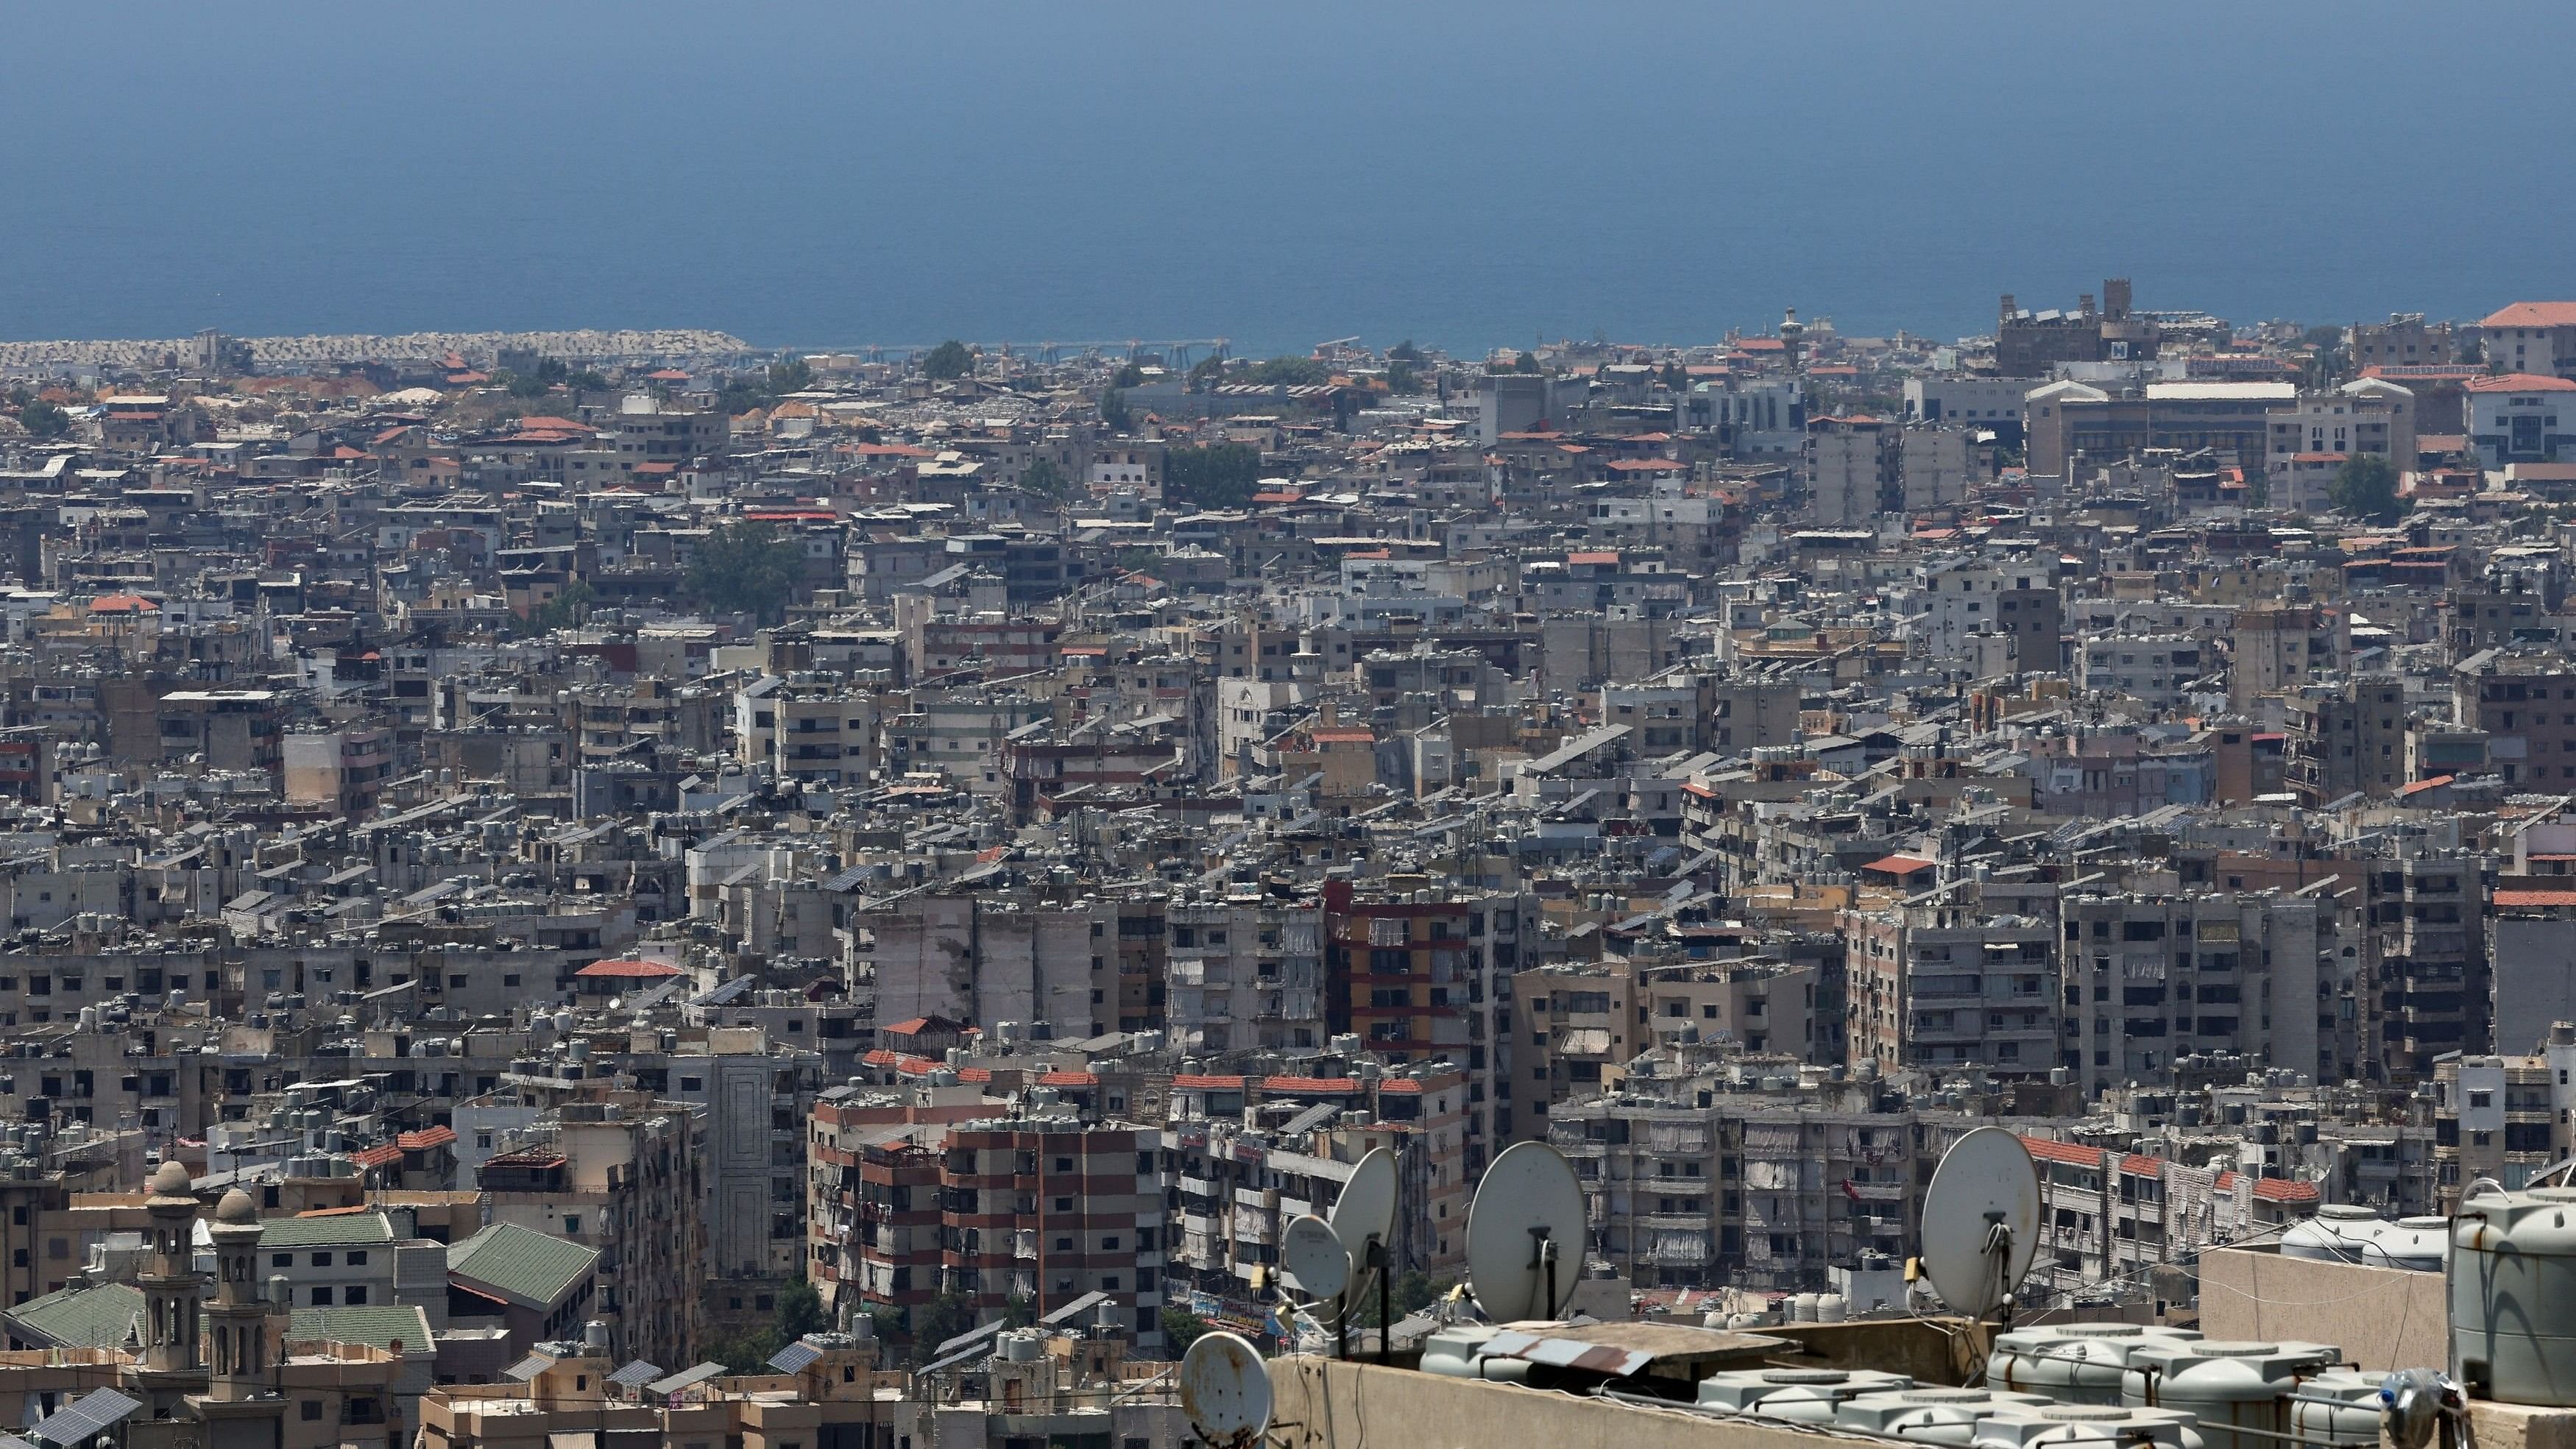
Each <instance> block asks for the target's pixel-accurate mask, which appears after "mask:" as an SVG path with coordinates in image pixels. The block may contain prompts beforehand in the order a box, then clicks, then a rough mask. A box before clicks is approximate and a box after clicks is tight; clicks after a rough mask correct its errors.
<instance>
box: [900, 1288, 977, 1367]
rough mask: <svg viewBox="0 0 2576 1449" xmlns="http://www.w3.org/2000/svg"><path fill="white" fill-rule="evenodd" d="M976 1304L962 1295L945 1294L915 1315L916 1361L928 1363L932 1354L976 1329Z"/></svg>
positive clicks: (914, 1341) (913, 1330)
mask: <svg viewBox="0 0 2576 1449" xmlns="http://www.w3.org/2000/svg"><path fill="white" fill-rule="evenodd" d="M976 1321H977V1320H976V1318H975V1300H973V1299H971V1298H969V1297H967V1296H966V1295H965V1294H963V1293H942V1294H940V1295H939V1296H938V1297H936V1298H933V1299H931V1300H930V1301H929V1302H928V1303H925V1304H923V1305H922V1306H921V1307H919V1308H917V1309H915V1310H914V1311H913V1316H912V1356H913V1361H914V1362H915V1363H916V1364H918V1363H923V1362H926V1361H928V1359H929V1357H930V1351H931V1350H932V1349H935V1348H937V1347H939V1345H941V1344H943V1343H946V1342H947V1341H948V1340H950V1339H952V1338H955V1337H956V1336H957V1335H959V1334H961V1333H964V1332H965V1331H967V1330H968V1329H970V1328H973V1327H975V1326H976Z"/></svg>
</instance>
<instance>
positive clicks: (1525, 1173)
mask: <svg viewBox="0 0 2576 1449" xmlns="http://www.w3.org/2000/svg"><path fill="white" fill-rule="evenodd" d="M1584 1230H1585V1222H1584V1211H1583V1184H1582V1182H1581V1181H1580V1180H1579V1179H1577V1178H1576V1177H1575V1175H1574V1165H1573V1164H1572V1163H1570V1162H1567V1161H1566V1160H1565V1154H1563V1153H1561V1152H1559V1151H1557V1150H1556V1149H1555V1148H1553V1147H1550V1146H1548V1145H1547V1144H1546V1143H1544V1142H1521V1143H1515V1144H1514V1145H1512V1146H1511V1147H1509V1148H1506V1149H1505V1150H1504V1152H1503V1155H1502V1156H1500V1157H1497V1158H1495V1159H1494V1165H1493V1166H1491V1167H1488V1168H1486V1169H1485V1180H1484V1181H1483V1182H1482V1183H1479V1184H1478V1185H1477V1187H1476V1202H1475V1206H1473V1207H1472V1208H1470V1209H1468V1212H1467V1278H1468V1287H1469V1290H1470V1291H1471V1292H1473V1293H1474V1294H1475V1295H1476V1306H1477V1307H1478V1308H1480V1309H1482V1310H1484V1314H1485V1316H1486V1317H1487V1318H1490V1319H1493V1320H1494V1321H1495V1322H1498V1323H1505V1322H1511V1321H1513V1320H1517V1319H1552V1318H1554V1317H1556V1315H1557V1312H1558V1310H1560V1309H1562V1308H1564V1307H1565V1303H1566V1300H1567V1299H1569V1298H1571V1297H1573V1296H1574V1285H1575V1281H1576V1280H1577V1279H1578V1278H1579V1277H1580V1276H1581V1275H1582V1269H1583V1251H1584V1245H1585V1234H1584ZM1569 1253H1570V1254H1571V1255H1572V1260H1571V1261H1568V1260H1567V1255H1568V1254H1569Z"/></svg>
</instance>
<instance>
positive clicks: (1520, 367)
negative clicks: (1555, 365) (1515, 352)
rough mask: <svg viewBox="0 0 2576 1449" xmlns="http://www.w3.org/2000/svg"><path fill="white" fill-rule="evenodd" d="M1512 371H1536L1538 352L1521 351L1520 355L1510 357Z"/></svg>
mask: <svg viewBox="0 0 2576 1449" xmlns="http://www.w3.org/2000/svg"><path fill="white" fill-rule="evenodd" d="M1512 371H1514V372H1536V371H1538V354H1536V353H1533V352H1524V353H1522V354H1521V355H1520V356H1518V357H1515V358H1513V359H1512Z"/></svg>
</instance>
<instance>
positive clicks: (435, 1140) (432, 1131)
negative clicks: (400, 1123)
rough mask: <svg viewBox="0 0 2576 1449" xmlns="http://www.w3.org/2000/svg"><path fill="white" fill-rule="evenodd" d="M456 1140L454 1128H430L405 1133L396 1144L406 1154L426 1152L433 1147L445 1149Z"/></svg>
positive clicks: (396, 1139) (397, 1138)
mask: <svg viewBox="0 0 2576 1449" xmlns="http://www.w3.org/2000/svg"><path fill="white" fill-rule="evenodd" d="M455 1140H456V1129H455V1128H453V1127H430V1128H425V1129H423V1130H421V1131H418V1132H405V1133H403V1134H402V1135H401V1136H399V1137H396V1138H395V1139H394V1142H395V1144H396V1145H397V1146H399V1147H401V1148H402V1150H403V1151H405V1152H425V1151H427V1150H429V1149H430V1148H432V1147H445V1146H446V1145H447V1144H448V1143H450V1142H453V1141H455Z"/></svg>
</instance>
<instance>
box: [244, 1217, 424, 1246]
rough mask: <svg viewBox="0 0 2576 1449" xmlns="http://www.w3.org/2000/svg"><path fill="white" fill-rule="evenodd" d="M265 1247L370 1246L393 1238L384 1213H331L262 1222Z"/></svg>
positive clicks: (391, 1226) (261, 1234)
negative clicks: (326, 1215)
mask: <svg viewBox="0 0 2576 1449" xmlns="http://www.w3.org/2000/svg"><path fill="white" fill-rule="evenodd" d="M259 1226H260V1234H259V1245H260V1247H262V1248H263V1249H266V1248H372V1247H376V1246H379V1245H381V1244H385V1243H390V1242H392V1241H393V1240H394V1227H393V1224H391V1223H389V1222H387V1221H385V1215H384V1214H383V1213H334V1214H332V1215H331V1216H329V1217H320V1218H270V1219H268V1220H267V1221H265V1222H263V1223H261V1224H260V1225H259Z"/></svg>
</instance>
